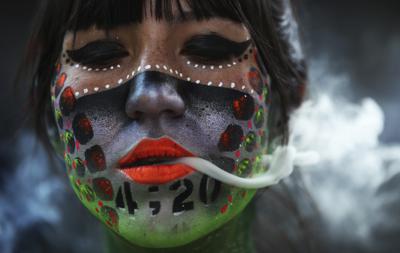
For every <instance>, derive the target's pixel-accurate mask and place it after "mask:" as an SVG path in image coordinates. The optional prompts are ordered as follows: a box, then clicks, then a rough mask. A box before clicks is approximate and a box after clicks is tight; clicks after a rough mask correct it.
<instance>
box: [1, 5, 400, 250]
mask: <svg viewBox="0 0 400 253" xmlns="http://www.w3.org/2000/svg"><path fill="white" fill-rule="evenodd" d="M35 2H36V1H21V0H14V1H7V2H6V1H2V2H1V3H0V14H1V15H0V27H1V29H0V31H1V35H2V36H1V39H0V55H1V58H0V76H1V78H2V79H1V85H0V101H1V106H0V113H1V121H0V122H1V125H0V244H1V243H4V242H5V241H7V240H6V239H4V238H6V237H7V236H10V240H11V237H12V236H11V234H12V233H11V232H10V231H11V230H12V228H11V227H10V224H8V223H5V222H4V220H6V219H9V220H12V219H15V220H16V223H18V221H20V222H21V223H22V222H23V219H27V220H29V221H31V222H41V219H40V217H42V216H43V217H45V216H46V215H47V216H48V217H47V218H45V219H44V220H46V219H48V220H50V221H51V222H57V220H58V219H60V217H59V216H58V215H57V212H58V211H59V210H58V209H57V210H53V209H52V206H49V207H48V210H46V211H45V212H40V211H38V212H37V213H35V214H36V215H37V217H39V218H35V219H31V220H30V219H29V218H27V217H25V216H24V214H23V211H24V212H25V213H26V212H31V211H35V210H36V209H38V208H39V209H40V205H39V206H37V205H36V206H35V204H32V205H22V206H21V205H20V204H19V203H20V202H18V201H15V203H12V204H11V205H10V207H9V209H7V208H4V205H6V204H7V203H10V202H12V201H11V200H10V199H13V196H14V197H15V198H19V197H20V196H19V194H20V192H21V191H24V190H25V191H30V190H32V189H36V188H35V187H36V186H35V185H34V184H32V182H36V181H34V180H33V181H30V180H27V179H26V178H28V177H29V176H32V175H31V174H29V173H28V174H24V173H23V174H21V175H17V176H15V174H18V170H20V169H21V168H24V167H26V166H28V165H29V164H30V163H31V162H34V163H35V164H39V165H40V164H41V159H42V160H43V164H46V158H45V155H43V152H41V153H40V155H35V158H34V161H32V160H30V159H31V158H29V159H28V160H26V159H25V160H23V157H24V156H26V155H29V154H26V152H27V151H26V149H25V148H24V147H26V146H29V147H34V144H33V143H34V141H33V140H32V138H30V137H24V138H21V137H20V132H17V130H18V129H19V128H20V127H21V124H22V122H23V121H22V119H23V116H24V110H23V108H24V106H25V101H23V100H21V99H18V98H16V96H15V94H13V79H14V77H15V75H16V71H17V67H18V64H19V62H20V60H21V57H22V55H23V52H24V46H25V43H26V39H27V37H28V32H29V29H30V26H31V22H30V21H31V19H32V16H33V14H34V10H35ZM295 2H297V3H298V11H299V14H300V20H301V22H302V23H301V28H302V33H303V38H304V48H305V51H306V55H307V58H308V60H309V63H310V68H311V69H310V70H311V71H312V70H313V68H323V69H324V72H326V73H329V75H333V76H335V75H338V76H345V77H346V80H347V82H346V84H345V86H346V87H345V90H346V92H342V93H341V94H339V95H340V96H342V97H345V98H346V99H348V100H349V101H352V102H354V103H357V102H359V101H360V99H362V98H364V97H372V98H373V99H374V100H375V101H376V102H377V103H378V104H379V105H380V107H381V108H382V109H383V111H384V113H385V122H384V123H385V125H384V131H383V133H382V135H381V136H380V140H381V141H382V142H383V143H385V144H386V145H395V144H396V143H399V142H400V131H399V129H400V113H399V109H400V108H399V104H400V103H399V99H398V96H400V2H399V1H394V0H393V1H390V0H379V1H378V0H375V1H373V0H364V1H362V0H347V1H345V0H334V1H332V0H297V1H295ZM319 65H323V66H319ZM314 85H318V86H319V88H320V89H324V82H321V83H318V84H314ZM330 88H332V87H330ZM340 90H343V89H342V88H341V89H340ZM335 92H337V90H336V91H335ZM338 110H340V108H338ZM22 133H25V131H23V132H22ZM24 136H26V134H24ZM21 139H22V140H21ZM21 157H22V158H21ZM30 173H32V172H30ZM41 173H42V172H41ZM11 175H13V176H12V180H15V178H16V180H21V182H22V184H23V185H24V187H25V188H24V189H15V188H14V187H13V186H12V185H11V186H10V182H9V180H10V178H11ZM35 176H36V177H37V178H36V180H37V181H38V182H46V184H47V185H45V186H43V188H41V190H40V189H39V190H38V191H35V193H33V194H34V196H35V197H38V198H42V201H43V204H42V205H43V206H46V204H47V203H48V200H47V199H49V198H51V199H52V201H55V202H57V203H59V206H61V207H63V208H61V212H62V213H63V215H62V216H61V217H62V219H67V220H68V219H71V218H68V212H67V211H69V210H71V209H72V210H73V212H74V213H80V212H82V216H84V218H83V219H86V220H89V222H88V224H87V225H82V224H79V223H78V221H76V220H73V219H71V220H70V227H69V228H68V227H65V228H64V229H65V231H74V232H76V228H74V226H77V227H79V228H80V229H81V231H80V232H81V234H82V236H81V239H82V241H81V244H79V243H78V246H75V247H76V248H80V249H81V250H82V251H84V250H85V249H93V248H96V247H99V245H98V244H97V246H96V245H94V244H93V242H92V244H91V243H90V242H86V241H85V240H84V239H85V236H87V234H90V233H92V234H93V233H94V234H97V233H98V232H93V231H92V230H96V231H97V229H98V227H97V226H95V225H91V224H96V221H94V220H93V218H91V217H90V216H89V215H88V214H87V213H86V212H85V211H83V208H82V207H81V205H80V204H79V203H78V202H77V200H75V199H74V197H73V196H70V195H71V194H69V195H67V198H71V199H68V200H66V199H65V198H66V196H63V198H64V199H60V198H59V197H60V196H53V195H52V192H51V191H50V190H49V189H53V190H54V189H57V190H58V191H63V189H64V186H65V185H64V183H65V182H64V179H58V178H56V177H55V178H54V180H53V181H50V182H48V181H46V180H47V179H48V177H50V176H49V175H48V174H47V173H46V172H43V173H42V174H40V175H36V174H35ZM51 177H53V176H51ZM389 183H392V184H394V183H396V184H397V185H399V186H393V185H392V188H394V189H397V187H400V180H399V177H398V176H397V178H396V180H390V182H389ZM49 184H50V185H49ZM385 185H386V186H387V185H388V182H385ZM18 187H20V186H18ZM46 187H47V188H46ZM387 187H389V188H390V185H389V186H387ZM392 188H391V189H392ZM53 192H54V191H53ZM28 195H29V194H28ZM7 196H8V197H7ZM6 197H7V199H6ZM27 198H28V197H27ZM29 198H30V197H29ZM32 198H34V197H32ZM39 203H42V202H40V201H39ZM66 203H71V204H66ZM396 203H397V202H396ZM2 205H3V208H1V207H2ZM27 206H28V207H27ZM64 207H65V208H64ZM18 208H21V209H27V208H28V209H29V210H19V209H18ZM30 208H31V209H30ZM3 209H5V210H3ZM399 210H400V207H399V205H395V206H393V208H390V212H392V213H393V212H394V213H395V215H394V216H393V215H392V216H393V217H398V216H399V215H400V211H399ZM35 212H36V211H35ZM49 217H50V218H49ZM2 222H3V223H2ZM398 222H399V223H400V220H398ZM398 226H399V225H398ZM31 227H32V226H26V227H24V229H22V231H19V232H18V237H23V234H24V233H27V234H32V231H31V230H32V228H31ZM94 227H95V228H96V229H94ZM74 229H75V230H74ZM33 231H34V228H33ZM43 231H44V232H43ZM399 231H400V230H395V229H394V230H393V229H392V230H390V231H389V232H387V231H383V232H382V231H381V233H378V234H377V235H376V236H375V237H376V238H378V240H381V241H383V242H384V244H385V246H384V247H382V249H385V251H383V250H379V252H400V243H399V241H398V239H397V237H398V235H399V233H398V232H399ZM53 232H54V231H53V230H51V228H49V229H47V230H46V229H44V230H43V229H41V230H40V233H37V238H31V239H29V240H27V241H26V242H20V243H19V244H18V245H20V246H18V247H19V248H18V249H16V250H15V252H51V250H50V248H51V246H46V247H50V248H40V247H39V248H37V249H36V251H35V250H34V249H32V248H31V247H32V244H30V242H29V241H31V240H46V239H45V238H49V237H50V238H51V233H53ZM378 232H379V231H378ZM43 233H44V234H45V235H43V236H42V235H41V234H43ZM71 233H72V232H71ZM66 234H67V232H66ZM2 237H3V238H2ZM64 239H65V240H69V239H71V238H64ZM57 240H58V239H54V241H53V242H52V244H57V243H59V244H60V245H62V244H63V242H60V241H57ZM338 243H340V241H339V242H338ZM44 244H45V243H44ZM343 244H347V246H346V247H345V248H346V249H347V250H348V251H347V252H363V251H362V249H360V248H359V247H358V246H357V245H352V242H351V240H350V241H347V242H346V243H343ZM354 244H357V242H354ZM3 247H4V245H3ZM35 247H37V246H35ZM28 248H29V249H30V250H32V251H30V250H29V251H28ZM352 248H354V250H351V249H352ZM356 248H357V250H356ZM1 249H3V250H4V249H7V248H6V247H4V248H2V246H1V245H0V251H1ZM64 250H65V251H62V252H71V249H70V248H68V247H65V248H64ZM5 252H9V251H5ZM10 252H11V251H10ZM58 252H61V251H58ZM77 252H79V250H77ZM342 252H344V251H342ZM372 252H374V251H372ZM375 252H378V251H375Z"/></svg>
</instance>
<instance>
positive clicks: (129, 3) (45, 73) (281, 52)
mask: <svg viewBox="0 0 400 253" xmlns="http://www.w3.org/2000/svg"><path fill="white" fill-rule="evenodd" d="M173 1H175V2H176V3H177V6H178V9H179V10H180V15H182V16H183V18H184V13H183V11H182V8H181V3H180V0H155V1H151V4H152V6H150V10H151V11H148V10H146V8H145V2H146V0H135V1H133V0H41V1H40V6H39V9H38V12H37V15H36V20H35V23H34V26H33V30H32V34H31V37H30V41H29V44H28V49H27V54H26V60H25V62H24V65H22V66H23V67H24V71H27V76H28V78H29V80H30V81H31V82H30V84H31V86H30V97H29V101H30V106H29V110H30V113H29V114H28V115H30V116H31V117H32V118H33V121H34V122H33V123H34V126H35V129H36V132H37V135H38V137H39V139H40V140H41V141H42V142H43V143H44V144H45V147H46V148H47V149H48V150H51V145H50V138H49V132H48V131H45V129H47V130H48V129H56V128H55V120H54V116H53V114H52V113H51V107H50V101H51V100H50V89H49V87H50V83H51V82H52V79H53V78H54V76H55V66H56V62H57V60H58V57H59V54H60V52H61V49H62V43H63V38H64V35H65V33H66V32H67V31H78V30H81V29H86V28H89V27H90V26H92V25H96V26H97V27H99V28H104V29H110V28H112V27H115V26H117V25H120V24H126V23H131V22H140V21H141V20H142V19H143V18H144V17H145V16H146V15H153V16H155V17H156V18H157V19H167V20H168V19H170V18H171V17H172V7H171V6H172V3H173ZM185 1H186V2H187V3H188V5H189V6H190V7H191V9H192V11H193V12H194V15H195V17H196V18H197V19H199V20H201V19H207V18H210V17H215V16H218V17H224V18H229V19H231V20H234V21H237V22H241V23H243V24H244V25H246V26H247V28H248V29H249V31H250V33H251V35H252V38H253V40H254V42H255V44H256V46H257V47H258V51H259V53H260V56H261V57H260V58H261V61H262V63H263V64H264V65H265V66H266V68H267V69H268V72H269V74H270V76H271V79H272V82H271V85H272V94H273V109H272V110H271V112H275V115H272V117H273V119H274V120H272V121H271V120H270V122H272V123H271V124H273V125H272V126H271V129H272V132H271V134H272V135H274V136H282V137H284V138H283V139H282V141H283V142H286V141H287V124H288V115H289V112H290V110H291V108H294V107H296V106H298V105H299V104H300V103H301V100H302V97H303V93H304V87H305V80H306V71H305V64H304V60H303V56H302V54H301V49H300V47H299V45H300V44H299V38H298V34H297V30H298V29H297V22H296V19H295V17H294V15H293V10H292V4H291V2H290V0H251V1H248V0H218V1H214V0H185ZM27 66H28V67H27ZM274 94H275V95H274ZM274 129H275V130H274Z"/></svg>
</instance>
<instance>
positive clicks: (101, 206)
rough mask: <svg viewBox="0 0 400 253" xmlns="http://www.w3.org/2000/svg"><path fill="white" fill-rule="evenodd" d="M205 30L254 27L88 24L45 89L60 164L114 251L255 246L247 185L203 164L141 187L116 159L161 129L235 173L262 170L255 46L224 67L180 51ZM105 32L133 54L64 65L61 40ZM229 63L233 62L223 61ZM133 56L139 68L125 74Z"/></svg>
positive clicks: (241, 35) (237, 34)
mask: <svg viewBox="0 0 400 253" xmlns="http://www.w3.org/2000/svg"><path fill="white" fill-rule="evenodd" d="M210 32H211V33H216V34H218V35H220V36H221V37H224V38H227V39H230V40H232V41H236V42H242V41H245V40H247V39H249V37H250V36H249V33H248V31H247V30H246V29H245V28H244V27H243V26H242V25H241V24H237V23H233V22H231V21H229V20H225V19H221V18H214V19H211V20H207V21H201V22H198V21H187V22H177V21H176V22H172V23H171V22H166V21H162V20H161V21H156V20H154V19H153V18H151V17H149V18H146V19H145V20H144V21H143V22H142V23H140V24H132V25H126V26H120V27H117V28H115V29H112V30H111V31H109V33H108V34H107V33H106V32H105V31H103V30H98V29H96V28H94V27H93V28H91V29H89V30H86V31H78V32H77V33H76V36H75V37H74V36H73V34H72V33H68V34H66V36H65V40H64V47H63V52H61V54H60V64H59V66H58V68H59V70H58V74H57V76H56V77H55V82H54V84H53V85H52V87H51V93H52V100H53V101H52V102H53V110H54V114H55V117H56V120H57V123H58V127H59V133H60V137H61V141H62V142H63V143H64V147H65V149H64V152H63V155H64V159H65V162H66V168H67V174H68V176H69V178H70V181H71V185H72V187H73V189H74V191H75V192H76V194H77V196H78V198H79V199H80V200H81V202H82V203H83V204H84V205H85V206H86V207H87V208H88V209H89V211H90V212H91V213H92V214H93V215H95V216H96V217H97V218H98V219H99V220H100V221H102V222H103V223H104V224H105V225H106V226H107V227H108V229H109V231H110V233H109V238H110V247H111V248H113V250H116V249H117V250H118V252H125V251H126V252H159V250H156V249H155V248H158V249H164V248H174V250H173V251H174V252H179V251H182V252H188V248H190V249H193V250H194V249H201V250H208V251H210V252H232V251H231V250H232V249H233V248H235V249H236V250H237V252H251V251H252V248H251V244H250V243H248V242H249V241H250V240H248V237H249V232H248V231H249V230H248V229H247V228H246V226H245V224H249V222H247V220H248V219H247V218H246V217H248V214H246V213H242V211H243V209H244V208H245V207H246V206H247V204H248V203H249V201H250V200H251V199H252V197H253V196H254V194H255V191H254V190H243V189H238V188H236V187H231V186H229V185H224V184H221V183H220V182H217V181H215V180H213V179H211V178H208V177H206V176H205V175H202V174H200V173H198V172H195V173H192V174H190V175H188V176H186V177H184V178H180V179H179V180H174V181H173V182H169V183H166V184H162V185H152V186H151V185H143V184H139V183H137V182H134V181H132V180H131V179H129V178H127V177H126V176H125V175H124V174H123V173H121V171H120V170H118V169H117V168H118V160H119V159H121V157H123V156H124V155H126V154H127V153H128V152H129V150H131V149H132V147H134V146H135V145H136V144H137V143H138V142H139V141H140V140H142V139H143V138H153V139H157V138H161V137H168V138H170V139H172V140H174V141H175V142H176V143H178V144H179V145H181V146H182V147H184V148H185V149H187V150H189V151H190V152H191V153H193V154H195V155H197V156H199V157H202V158H204V159H207V160H210V161H212V162H213V163H215V164H217V165H218V166H220V167H221V169H224V170H226V171H228V172H230V173H234V174H235V175H238V176H242V177H249V176H252V175H254V174H257V173H260V172H263V171H264V169H263V168H261V167H260V166H259V158H260V155H262V154H264V153H265V152H266V150H267V145H268V144H267V143H266V142H265V140H266V139H268V132H267V131H265V130H266V125H267V119H268V106H269V88H268V77H267V76H266V75H265V74H262V72H263V71H262V67H261V66H259V65H258V64H257V60H256V57H257V54H256V48H254V47H251V46H250V47H249V49H248V50H246V51H245V52H244V54H243V55H242V56H240V57H239V58H235V59H230V60H228V61H225V62H216V63H215V66H219V65H223V66H224V68H221V69H219V68H218V67H217V69H213V70H211V69H210V65H207V67H206V68H205V69H202V68H201V67H200V68H199V67H195V66H194V65H193V64H192V65H190V64H187V61H188V58H187V56H186V55H182V54H181V53H180V52H181V49H182V48H183V46H184V44H185V42H186V41H187V40H189V39H190V38H191V37H193V36H196V35H201V34H210ZM103 38H112V39H114V40H117V41H118V42H119V43H121V44H122V45H123V46H124V48H125V49H126V50H127V51H128V52H129V55H128V56H126V57H123V58H121V59H119V61H118V63H116V64H115V66H117V65H118V66H119V67H115V68H114V69H112V70H111V69H110V67H108V69H107V70H104V71H102V70H101V69H100V70H99V71H95V69H94V68H93V71H88V70H87V68H88V66H82V65H79V66H78V64H79V63H72V64H71V60H70V59H69V58H68V56H67V55H68V53H67V52H68V50H73V49H79V48H81V47H83V46H85V45H87V44H88V43H90V42H92V41H95V40H98V39H103ZM245 55H246V56H245ZM239 59H240V61H239ZM232 62H237V64H236V65H234V66H233V64H232V66H230V67H228V64H230V63H232ZM157 64H160V66H163V64H165V65H167V66H168V68H166V69H163V68H162V67H160V68H157V67H155V66H156V65H157ZM148 65H151V66H152V67H151V68H148V69H144V68H145V66H148ZM199 65H200V66H202V65H203V64H201V63H200V64H199ZM138 66H141V67H142V69H141V70H140V71H137V72H136V73H135V74H134V75H131V73H132V70H137V69H138ZM84 67H85V68H86V69H84ZM173 70H178V72H177V73H178V74H174V71H173ZM179 73H182V75H180V74H179ZM187 77H190V81H188V79H187ZM204 77H207V78H206V79H204ZM117 80H118V81H117ZM119 80H122V81H119ZM195 80H196V81H197V80H199V82H196V81H195ZM210 82H212V83H213V85H208V84H209V83H210ZM218 83H224V85H223V86H221V87H219V86H218V85H217V84H218ZM232 83H234V84H235V85H234V86H233V85H231V84H232ZM107 84H111V85H110V86H109V87H108V88H105V87H106V85H107ZM260 87H261V89H260ZM96 88H97V90H96ZM77 92H79V94H78V93H77ZM246 108H247V109H246ZM249 108H250V109H249ZM263 139H264V141H263ZM206 182H208V183H207V184H205V183H206ZM205 185H208V187H204V186H205ZM182 194H183V195H182ZM201 194H203V195H202V196H203V198H202V197H200V196H201ZM204 196H205V197H204ZM175 207H177V209H175ZM235 217H236V218H235ZM232 242H237V243H232ZM162 252H168V251H162ZM193 252H195V251H193Z"/></svg>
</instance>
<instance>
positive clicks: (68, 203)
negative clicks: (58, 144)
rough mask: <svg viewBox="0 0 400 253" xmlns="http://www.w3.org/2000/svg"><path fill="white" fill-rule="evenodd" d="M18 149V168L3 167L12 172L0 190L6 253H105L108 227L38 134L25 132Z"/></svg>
mask: <svg viewBox="0 0 400 253" xmlns="http://www.w3.org/2000/svg"><path fill="white" fill-rule="evenodd" d="M14 148H15V150H17V151H18V155H17V159H18V160H19V162H18V166H16V167H15V168H1V169H3V170H9V171H10V173H7V175H5V176H4V177H5V178H6V180H5V183H4V185H3V188H2V189H1V191H0V252H1V253H11V252H13V253H19V252H30V253H36V252H37V253H47V252H48V253H50V252H57V253H73V252H103V251H102V247H103V244H102V243H101V242H102V241H104V235H103V230H102V227H101V226H100V224H99V222H98V221H97V220H95V218H93V217H92V216H91V215H90V214H89V212H88V211H87V210H86V209H85V208H84V207H83V206H82V205H81V204H80V203H79V201H78V200H77V198H76V197H75V196H74V194H73V193H72V191H71V190H70V187H69V186H68V182H67V179H66V177H65V176H61V175H60V174H61V173H57V171H55V168H53V169H52V168H50V166H49V165H50V163H49V161H48V155H47V153H46V152H45V151H44V149H43V147H42V146H41V145H40V144H39V143H38V142H37V139H36V138H35V137H34V135H33V134H32V133H30V132H26V133H23V134H21V135H20V136H19V137H18V140H17V143H16V145H15V147H14ZM62 175H64V174H63V173H62ZM94 238H96V239H94Z"/></svg>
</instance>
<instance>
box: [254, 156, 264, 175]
mask: <svg viewBox="0 0 400 253" xmlns="http://www.w3.org/2000/svg"><path fill="white" fill-rule="evenodd" d="M253 171H254V174H257V173H261V172H264V170H263V165H262V155H257V156H256V157H255V158H254V162H253Z"/></svg>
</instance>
